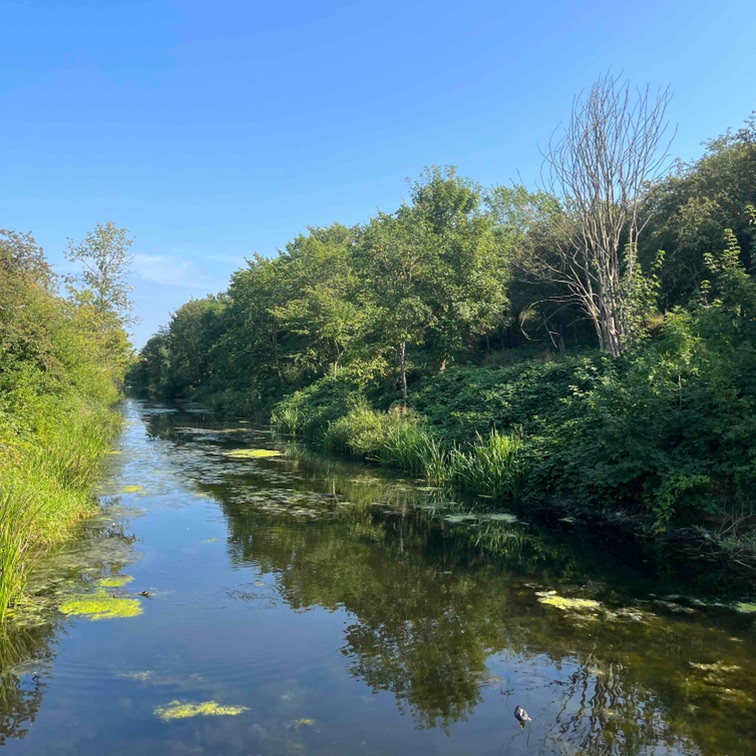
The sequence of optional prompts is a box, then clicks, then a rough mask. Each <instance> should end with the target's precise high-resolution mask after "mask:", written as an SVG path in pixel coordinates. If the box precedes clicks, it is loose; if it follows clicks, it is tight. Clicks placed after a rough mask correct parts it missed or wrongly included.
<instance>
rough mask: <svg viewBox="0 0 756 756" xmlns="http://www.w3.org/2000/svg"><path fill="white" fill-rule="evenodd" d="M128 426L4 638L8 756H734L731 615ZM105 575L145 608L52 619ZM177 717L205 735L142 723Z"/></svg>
mask: <svg viewBox="0 0 756 756" xmlns="http://www.w3.org/2000/svg"><path fill="white" fill-rule="evenodd" d="M126 413H127V417H128V420H129V421H130V424H129V425H127V427H126V429H125V432H124V435H123V438H122V439H121V441H120V444H119V449H118V451H119V452H120V453H119V454H113V455H111V456H110V457H109V459H108V469H107V471H106V474H105V476H104V478H105V480H104V482H103V486H102V491H101V493H102V495H103V501H104V502H105V508H104V510H103V513H102V517H99V518H96V519H94V520H92V521H91V522H89V523H86V524H85V525H84V527H83V534H82V538H81V540H80V542H78V543H77V544H70V545H68V546H66V547H65V548H62V549H61V550H60V551H59V553H57V554H56V555H55V556H54V557H53V558H52V559H50V560H49V561H48V562H47V563H46V564H45V565H44V566H43V568H41V569H40V570H39V572H38V573H37V575H36V576H35V580H34V591H35V593H36V599H35V601H36V602H37V604H36V606H38V607H39V611H37V612H36V613H32V614H30V615H29V617H33V618H34V619H33V621H32V620H30V621H29V622H28V623H27V625H28V626H27V627H25V628H21V629H18V630H16V631H14V632H12V633H11V634H10V635H8V636H7V637H6V638H3V639H0V662H1V663H2V667H0V668H2V669H3V670H4V672H3V674H2V678H1V679H2V686H3V687H2V697H0V739H1V738H4V737H7V738H8V740H7V743H6V748H7V749H8V753H16V752H18V753H33V754H40V753H42V754H44V753H51V754H52V753H55V754H59V753H72V754H73V753H76V754H79V753H108V754H133V753H144V754H166V753H167V754H173V753H175V754H185V753H205V752H212V751H215V752H218V753H224V754H226V753H229V754H249V753H270V754H278V753H281V754H289V753H292V754H305V753H312V754H333V753H344V754H347V753H348V754H351V753H367V754H385V753H392V754H404V753H406V754H410V753H411V754H415V753H434V754H446V753H449V754H451V753H502V752H503V753H580V754H583V753H647V752H652V751H654V750H655V749H658V750H660V751H661V750H663V751H664V752H667V751H666V750H665V749H669V752H673V753H675V752H679V753H712V754H713V753H733V754H735V753H749V752H752V750H753V749H752V748H751V746H753V745H754V744H756V733H755V732H754V728H755V727H756V725H754V722H755V721H756V717H754V716H753V714H754V702H753V699H754V697H756V690H755V688H754V682H753V671H754V666H753V661H752V660H753V659H754V651H756V642H755V641H754V635H753V630H752V627H753V625H752V622H753V620H752V618H751V617H749V616H747V615H742V616H741V615H737V614H734V613H733V612H730V611H727V610H726V609H723V608H718V607H705V606H701V605H697V604H695V603H693V602H690V601H684V600H682V599H679V598H674V597H672V598H670V597H669V596H666V593H667V592H668V590H667V589H666V588H665V589H664V590H663V591H662V590H661V589H660V588H659V587H658V585H659V581H658V580H657V581H655V582H653V583H652V582H651V581H649V579H648V578H647V577H644V576H643V575H641V574H639V573H636V572H635V571H633V570H632V569H630V568H628V567H623V566H622V565H621V564H619V563H615V562H614V561H613V560H611V559H610V558H609V557H608V556H607V554H606V553H605V552H604V553H602V552H598V551H596V550H593V549H591V548H590V547H588V546H586V545H585V544H583V543H580V542H576V541H574V540H570V539H569V538H567V537H562V536H560V535H559V534H552V535H550V536H545V535H544V534H543V533H540V532H539V531H538V529H537V528H535V527H534V526H532V525H529V524H528V523H527V522H526V521H524V520H523V519H519V520H518V519H517V518H516V517H513V516H512V515H511V514H510V513H506V512H496V511H495V508H494V507H493V506H492V505H491V503H490V502H485V501H483V502H480V501H479V502H477V503H475V502H471V501H465V500H462V499H459V498H458V497H455V496H450V495H449V493H448V492H444V491H441V490H438V489H435V488H432V487H428V486H424V485H416V484H415V483H414V482H413V481H408V480H403V479H401V478H398V477H390V476H384V475H383V474H382V473H381V472H379V471H376V470H375V469H370V468H366V467H364V466H360V465H350V464H343V463H334V462H332V461H327V460H319V459H318V458H317V457H315V456H313V455H312V454H311V453H308V452H304V453H303V454H301V455H300V456H298V457H296V458H293V459H292V458H289V459H282V458H271V459H233V458H229V457H228V456H227V454H226V452H227V451H229V450H231V449H242V448H244V449H256V448H266V447H268V448H270V447H271V445H272V441H271V438H270V435H269V434H268V433H266V432H261V431H260V430H258V429H255V428H253V427H250V426H248V425H244V426H242V425H239V426H238V427H237V426H234V424H233V423H228V421H221V420H219V419H215V418H214V417H213V416H211V415H205V414H202V413H193V414H192V415H186V414H180V413H177V412H165V411H162V410H161V408H149V407H145V406H143V405H140V404H138V403H135V402H130V403H128V405H127V409H126ZM145 424H146V429H147V433H145ZM127 487H132V488H130V489H128V490H130V491H131V492H130V493H120V494H119V492H120V491H124V489H127ZM137 487H139V488H137ZM473 508H474V511H473ZM125 574H128V575H130V576H132V577H133V580H132V581H131V582H129V583H125V584H124V585H123V586H120V587H114V588H112V589H110V590H112V591H113V592H114V594H117V595H121V594H125V593H126V592H128V593H129V594H131V595H136V594H139V593H140V592H147V593H148V596H149V597H138V598H137V599H136V600H138V601H140V602H141V605H142V608H143V614H142V615H141V616H139V617H135V618H132V619H120V620H102V621H97V622H90V621H88V620H86V619H82V618H73V619H66V618H63V617H61V616H60V615H59V614H58V613H57V612H56V611H55V607H56V605H59V603H60V601H61V600H62V597H64V596H65V595H67V594H70V593H77V594H78V593H82V592H84V593H86V592H87V591H96V590H103V588H102V584H101V581H102V578H103V577H106V576H113V575H125ZM98 581H100V582H98ZM113 582H115V583H117V582H118V581H117V580H115V581H113ZM654 588H655V589H656V592H657V593H658V594H659V595H658V596H650V595H649V591H650V590H653V589H654ZM549 591H551V592H552V593H549ZM576 599H578V601H575V600H576ZM593 602H596V603H595V604H594V603H593ZM185 704H191V705H193V706H195V707H201V711H204V712H205V713H204V715H203V714H202V713H199V714H198V715H197V716H190V717H189V716H188V717H187V718H185V719H168V721H163V720H161V718H160V716H158V715H156V712H158V713H159V712H165V711H181V712H183V713H185V714H186V713H196V712H197V710H196V709H193V708H191V707H187V706H185ZM516 704H520V705H522V706H524V707H525V708H526V709H527V710H528V711H529V712H530V715H531V716H532V717H533V721H532V722H531V723H529V724H528V725H527V726H526V727H525V728H523V729H520V728H519V727H518V725H517V722H516V720H515V719H514V717H513V715H512V712H513V709H514V707H515V705H516ZM171 706H172V708H171ZM182 706H183V708H181V707H182ZM166 707H168V708H166ZM224 707H245V709H246V710H244V711H242V710H241V709H238V710H234V711H235V714H236V715H235V716H230V715H228V713H226V714H224V713H223V711H224ZM228 711H230V710H228ZM208 714H211V715H208ZM218 714H220V715H218ZM32 717H34V718H35V721H34V723H33V724H31V719H32ZM734 721H735V722H737V726H736V727H733V722H734ZM23 730H28V735H27V736H26V737H25V738H21V737H20V735H21V734H22V732H23ZM0 742H2V741H1V740H0Z"/></svg>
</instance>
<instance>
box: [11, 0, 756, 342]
mask: <svg viewBox="0 0 756 756" xmlns="http://www.w3.org/2000/svg"><path fill="white" fill-rule="evenodd" d="M0 27H1V28H2V32H3V33H2V39H3V44H2V45H1V46H0V135H1V136H2V138H1V139H0V166H2V193H1V194H0V210H1V211H2V213H1V216H0V227H6V228H12V229H16V230H23V231H28V230H31V231H32V232H33V233H34V234H35V236H36V237H37V240H38V241H39V242H40V243H41V244H42V245H43V246H44V247H45V250H46V252H47V254H48V257H49V258H50V260H51V261H52V262H53V263H54V264H55V265H56V266H57V267H58V269H59V270H65V263H64V261H63V257H62V251H63V249H64V248H65V246H66V239H67V238H68V237H73V238H76V239H78V238H81V237H83V236H84V234H85V233H86V232H87V231H88V230H90V229H91V228H93V227H94V225H95V224H96V223H105V222H107V221H111V220H112V221H113V222H115V223H116V224H117V225H119V226H125V227H127V228H128V229H129V230H130V231H131V233H132V235H133V236H134V237H135V239H136V241H135V243H134V246H133V252H134V254H135V257H136V260H135V268H134V275H133V280H132V283H133V285H134V292H133V297H134V300H135V303H136V314H137V315H138V316H139V317H140V318H141V322H140V323H138V324H137V325H136V326H135V328H134V335H135V343H136V344H137V345H142V344H143V343H144V341H145V340H146V339H147V338H148V337H149V335H150V334H151V333H152V332H154V331H155V330H156V328H157V327H158V326H159V325H160V324H162V323H165V322H167V320H168V318H169V314H170V312H171V311H173V310H175V309H176V308H177V307H178V306H180V305H181V304H182V303H183V302H185V301H186V300H187V299H189V298H190V297H198V296H203V295H204V294H206V293H208V292H217V291H220V290H223V289H224V288H225V287H226V285H227V282H228V276H229V274H230V273H231V272H232V271H234V270H235V269H237V268H239V267H240V266H241V265H243V262H244V257H245V256H249V255H251V254H252V253H253V252H255V251H258V252H261V253H263V254H266V255H270V254H274V253H275V251H276V249H279V248H281V247H283V246H284V245H285V244H286V242H287V241H288V240H289V239H291V238H292V237H293V236H294V235H295V234H297V233H298V232H300V231H302V230H304V229H305V227H306V226H308V225H325V224H328V223H331V222H332V221H335V220H338V221H341V222H343V223H348V224H351V223H356V222H359V221H363V220H366V219H367V218H368V217H369V216H370V215H371V214H373V213H374V212H375V210H376V209H377V208H379V207H380V208H381V209H384V210H393V209H394V208H395V207H396V206H397V205H398V204H399V202H400V201H401V198H402V197H403V196H404V195H405V193H406V184H405V178H407V177H410V178H415V177H417V175H418V174H419V173H420V171H421V170H422V169H423V167H424V166H426V165H431V164H439V165H443V164H454V165H456V166H457V167H458V169H459V171H460V173H462V174H463V175H468V176H471V177H472V178H474V179H476V180H478V181H480V182H481V183H483V184H486V185H490V184H494V183H511V182H512V181H517V180H522V181H524V182H525V183H526V184H530V185H534V184H535V182H536V181H537V179H538V175H539V168H540V164H541V157H540V152H539V145H540V146H541V147H543V146H544V145H545V144H546V142H547V141H548V139H549V136H550V134H551V133H552V131H553V130H554V128H555V127H557V126H558V125H559V123H560V122H561V121H563V120H564V119H565V118H566V117H567V115H568V114H569V110H570V105H571V102H572V98H573V97H574V96H575V95H576V94H578V93H579V92H580V91H581V90H583V89H584V88H586V87H588V86H590V84H591V83H592V82H593V81H594V80H595V79H596V78H597V77H598V76H599V75H601V74H602V73H605V72H606V71H607V70H608V69H609V68H611V69H612V70H613V71H614V72H622V73H623V74H624V75H625V76H626V77H627V78H629V79H630V80H631V81H632V82H634V83H637V84H639V85H645V84H646V83H650V84H652V85H653V86H666V85H669V86H670V88H671V90H672V92H673V100H672V104H671V106H670V109H669V117H670V120H671V121H672V123H673V125H675V126H676V127H677V130H678V131H677V137H676V139H675V142H674V145H673V152H674V154H675V155H678V156H681V157H683V158H686V159H690V158H693V157H697V156H698V155H700V153H701V149H702V148H701V146H700V145H701V141H702V140H704V139H707V138H710V137H713V136H716V135H718V134H720V133H722V132H723V131H724V130H725V129H726V128H727V127H735V128H737V127H738V126H739V125H740V124H741V123H742V122H743V120H744V119H745V118H746V117H747V116H748V114H749V113H750V112H751V111H752V110H754V109H755V108H756V78H754V71H756V8H754V4H753V1H752V0H720V2H717V3H714V4H712V3H710V2H702V1H700V0H687V1H685V2H683V1H682V0H678V1H677V2H671V1H670V0H656V2H647V1H646V0H640V1H638V2H633V3H611V2H595V1H591V2H577V1H573V0H561V1H559V0H542V2H519V1H518V2H476V0H469V2H467V3H460V2H454V3H452V2H447V0H436V2H417V1H415V0H403V1H402V2H394V0H384V1H383V2H345V1H342V2H333V1H331V0H328V1H325V0H324V1H322V2H317V1H316V0H311V1H310V2H285V1H284V0H282V1H281V2H279V3H272V2H265V3H262V2H251V1H250V2H225V1H224V0H215V2H212V3H211V2H208V1H207V0H203V1H202V2H194V1H193V0H192V1H184V0H173V1H172V2H150V1H149V0H145V1H144V2H118V1H116V0H99V1H98V0H90V2H74V1H71V0H57V2H19V1H18V0H4V2H3V4H2V13H1V14H0Z"/></svg>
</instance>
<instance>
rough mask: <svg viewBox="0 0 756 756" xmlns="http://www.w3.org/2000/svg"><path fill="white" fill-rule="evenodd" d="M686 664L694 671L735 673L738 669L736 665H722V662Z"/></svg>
mask: <svg viewBox="0 0 756 756" xmlns="http://www.w3.org/2000/svg"><path fill="white" fill-rule="evenodd" d="M688 664H690V666H691V667H693V668H694V669H702V670H704V671H705V672H737V671H738V670H739V669H740V667H739V666H738V665H737V664H722V662H715V663H714V664H698V663H697V662H688Z"/></svg>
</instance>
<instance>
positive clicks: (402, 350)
mask: <svg viewBox="0 0 756 756" xmlns="http://www.w3.org/2000/svg"><path fill="white" fill-rule="evenodd" d="M399 368H400V370H401V374H402V403H403V404H404V406H405V407H406V406H407V341H406V339H402V343H401V346H400V347H399Z"/></svg>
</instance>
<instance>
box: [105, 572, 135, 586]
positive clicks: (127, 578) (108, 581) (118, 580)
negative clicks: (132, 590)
mask: <svg viewBox="0 0 756 756" xmlns="http://www.w3.org/2000/svg"><path fill="white" fill-rule="evenodd" d="M133 579H134V578H133V577H132V576H131V575H113V576H112V577H106V578H103V579H102V580H98V581H97V585H99V586H101V587H103V588H123V586H124V585H126V584H127V583H130V582H131V581H132V580H133Z"/></svg>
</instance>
